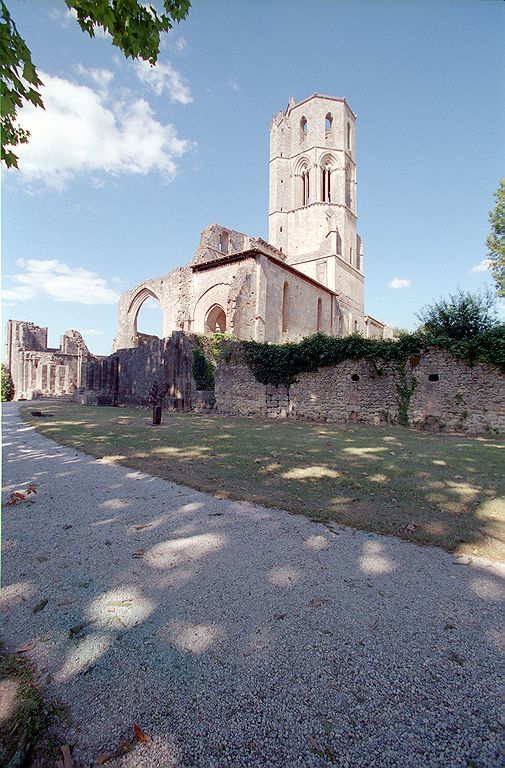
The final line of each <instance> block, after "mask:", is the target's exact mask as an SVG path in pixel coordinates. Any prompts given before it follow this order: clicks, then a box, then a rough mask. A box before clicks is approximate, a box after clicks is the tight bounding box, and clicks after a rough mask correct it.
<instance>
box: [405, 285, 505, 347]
mask: <svg viewBox="0 0 505 768" xmlns="http://www.w3.org/2000/svg"><path fill="white" fill-rule="evenodd" d="M417 317H418V318H419V320H420V321H421V322H422V323H423V326H422V330H423V331H424V332H425V333H427V334H429V335H430V336H434V337H442V338H443V337H445V338H447V339H454V340H455V341H461V340H463V339H466V340H468V339H472V338H474V337H475V336H478V335H479V334H482V333H486V332H487V331H490V330H491V329H493V328H496V327H497V326H498V320H497V318H496V297H495V296H494V295H493V294H492V293H491V291H486V292H484V293H468V292H465V291H461V290H460V291H459V292H458V293H456V294H449V298H447V299H439V300H438V301H436V302H435V303H434V304H431V305H429V306H426V307H423V308H422V309H421V310H420V312H419V313H418V315H417Z"/></svg>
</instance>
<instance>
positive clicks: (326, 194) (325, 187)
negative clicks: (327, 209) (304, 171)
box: [321, 163, 331, 203]
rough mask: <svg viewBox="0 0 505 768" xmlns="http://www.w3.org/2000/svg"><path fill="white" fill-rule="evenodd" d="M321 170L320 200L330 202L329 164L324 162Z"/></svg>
mask: <svg viewBox="0 0 505 768" xmlns="http://www.w3.org/2000/svg"><path fill="white" fill-rule="evenodd" d="M322 170H323V173H322V193H321V200H322V201H323V203H331V165H330V164H329V163H326V164H325V165H324V166H323V169H322Z"/></svg>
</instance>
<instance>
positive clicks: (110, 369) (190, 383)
mask: <svg viewBox="0 0 505 768" xmlns="http://www.w3.org/2000/svg"><path fill="white" fill-rule="evenodd" d="M193 347H194V337H193V336H191V335H190V334H186V333H184V332H183V331H174V332H173V333H172V334H171V336H169V337H168V338H166V339H154V340H152V341H150V342H148V343H146V344H144V345H142V346H140V347H135V348H132V349H120V350H117V351H116V352H114V353H113V354H112V355H109V356H108V357H104V358H101V359H97V360H95V361H94V362H93V363H89V364H88V367H87V380H86V386H87V392H81V393H78V394H77V395H76V397H75V399H77V400H79V401H81V402H84V403H91V402H96V403H99V404H111V405H138V406H147V405H149V404H150V403H149V390H150V389H151V386H152V384H153V382H154V381H155V380H157V381H158V382H159V383H160V384H165V385H166V386H167V391H166V395H165V398H164V401H163V405H164V407H166V408H172V409H175V410H179V411H190V410H196V411H199V412H203V411H208V410H209V409H210V408H212V406H213V395H212V393H210V394H209V393H205V392H200V391H198V390H197V389H196V384H195V381H194V379H193V373H192V363H193ZM91 392H92V393H93V395H91V394H90V393H91Z"/></svg>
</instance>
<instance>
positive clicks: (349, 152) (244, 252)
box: [113, 94, 389, 351]
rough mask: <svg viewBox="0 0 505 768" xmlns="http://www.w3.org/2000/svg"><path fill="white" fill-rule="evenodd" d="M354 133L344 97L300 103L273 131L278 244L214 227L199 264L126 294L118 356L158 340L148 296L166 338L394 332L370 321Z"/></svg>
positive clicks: (273, 220) (273, 230) (273, 236)
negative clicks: (179, 334)
mask: <svg viewBox="0 0 505 768" xmlns="http://www.w3.org/2000/svg"><path fill="white" fill-rule="evenodd" d="M355 134H356V118H355V115H354V113H353V112H352V110H351V109H350V108H349V106H348V105H347V103H346V102H345V100H344V99H339V98H334V97H330V96H321V95H319V94H314V95H313V96H311V97H309V98H308V99H305V100H303V101H302V102H300V103H299V104H296V103H295V102H294V101H293V100H291V101H290V103H289V105H288V107H287V109H286V111H285V112H281V113H279V114H278V115H276V116H275V117H274V118H273V121H272V125H271V129H270V211H269V216H270V234H269V237H270V243H267V242H265V241H264V240H262V239H261V238H257V237H256V238H255V237H250V236H249V235H246V234H243V233H242V232H236V231H235V230H232V229H228V228H226V227H223V226H221V225H219V224H212V225H211V226H209V227H206V229H204V230H203V232H202V233H201V239H200V243H199V245H198V247H197V249H196V251H195V253H194V256H193V259H192V261H191V262H190V264H188V265H187V266H185V267H179V268H177V269H174V270H172V271H171V272H169V273H167V274H166V275H163V276H162V277H159V278H154V279H149V280H145V281H144V282H142V283H140V284H139V285H137V286H136V287H135V288H134V289H133V290H131V291H127V292H126V293H124V294H122V296H121V298H120V302H119V321H118V331H117V336H116V339H115V340H114V345H113V351H115V350H118V349H128V348H132V347H139V346H142V345H143V344H145V343H146V342H147V341H149V340H150V339H151V338H152V337H147V336H145V335H144V334H141V333H139V332H138V330H137V317H138V313H139V311H140V308H141V306H142V304H143V303H144V301H146V300H147V299H148V298H154V299H156V300H157V301H159V303H160V305H161V308H162V311H163V336H164V337H167V336H169V335H170V333H171V332H172V331H174V330H184V331H189V332H191V333H202V334H203V333H212V332H213V331H216V330H219V331H228V332H230V333H232V334H233V335H234V336H235V337H236V338H238V339H254V340H256V341H267V342H272V343H282V342H287V341H300V340H301V339H302V338H304V337H305V336H309V335H311V334H313V333H315V332H316V331H322V332H324V333H327V334H329V335H333V336H345V335H347V334H350V333H356V332H359V333H362V334H363V335H364V336H366V337H368V336H373V337H382V336H384V335H386V336H387V335H389V330H388V329H386V327H385V326H384V324H383V323H381V322H380V321H378V320H375V319H374V318H371V317H368V316H366V315H365V314H364V300H363V286H364V270H363V246H362V242H361V239H360V237H359V236H358V235H357V233H356V217H357V206H356V162H355V153H356V138H355Z"/></svg>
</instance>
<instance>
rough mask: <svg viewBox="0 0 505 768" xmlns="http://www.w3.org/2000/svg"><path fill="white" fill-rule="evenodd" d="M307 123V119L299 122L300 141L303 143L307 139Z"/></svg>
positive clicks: (304, 118)
mask: <svg viewBox="0 0 505 768" xmlns="http://www.w3.org/2000/svg"><path fill="white" fill-rule="evenodd" d="M307 130H308V123H307V118H306V117H302V119H301V120H300V141H305V139H306V138H307Z"/></svg>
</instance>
